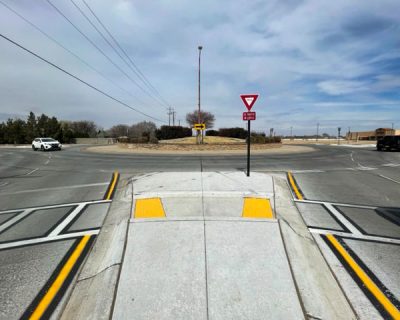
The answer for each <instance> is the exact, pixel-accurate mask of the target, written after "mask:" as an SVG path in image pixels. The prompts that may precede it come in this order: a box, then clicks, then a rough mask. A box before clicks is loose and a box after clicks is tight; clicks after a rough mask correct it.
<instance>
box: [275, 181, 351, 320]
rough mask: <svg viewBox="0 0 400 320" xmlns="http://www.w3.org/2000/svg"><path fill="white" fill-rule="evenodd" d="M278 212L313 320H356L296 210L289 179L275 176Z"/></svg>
mask: <svg viewBox="0 0 400 320" xmlns="http://www.w3.org/2000/svg"><path fill="white" fill-rule="evenodd" d="M274 186H275V212H276V215H277V218H278V220H279V223H280V227H281V232H282V237H283V241H284V244H285V248H286V252H287V256H288V259H289V262H290V266H291V270H292V273H293V277H294V280H295V283H296V286H297V290H298V293H299V296H300V299H301V301H302V303H303V307H304V309H305V312H306V314H307V316H308V317H309V318H311V319H343V320H348V319H357V316H356V315H355V313H354V310H353V308H352V306H351V304H350V303H349V301H348V299H347V297H346V295H345V294H344V292H343V290H342V288H341V287H340V285H339V284H338V282H337V280H336V278H335V277H334V275H333V274H332V271H331V269H330V267H329V266H328V264H327V262H326V261H325V259H324V257H323V255H322V253H321V251H320V249H319V247H318V245H317V244H316V242H315V240H314V238H313V237H312V235H311V233H310V232H309V231H308V228H307V226H306V225H305V223H304V221H303V219H302V217H301V215H300V212H299V211H298V210H297V207H296V205H295V204H294V202H293V198H292V195H291V193H290V189H289V186H288V184H287V181H286V179H284V178H280V177H277V176H274Z"/></svg>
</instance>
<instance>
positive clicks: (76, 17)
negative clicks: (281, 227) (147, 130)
mask: <svg viewBox="0 0 400 320" xmlns="http://www.w3.org/2000/svg"><path fill="white" fill-rule="evenodd" d="M85 1H86V3H87V4H88V5H89V7H90V8H91V9H92V11H93V12H94V13H95V14H96V15H97V17H98V18H99V19H100V21H101V22H102V23H103V25H104V26H105V27H106V28H107V29H108V30H109V31H110V33H111V34H112V35H113V37H114V39H116V40H117V41H118V43H119V44H120V46H121V48H122V49H123V50H124V51H125V53H127V55H128V56H129V59H130V60H131V61H132V62H133V63H134V64H135V66H136V67H137V68H138V69H139V70H140V72H141V74H142V75H144V76H145V79H146V80H147V81H148V82H143V81H142V80H143V77H141V78H139V77H138V76H137V75H136V74H135V73H134V72H133V71H132V69H133V70H137V69H135V68H134V67H133V66H132V64H131V63H130V61H128V60H127V58H126V57H125V56H124V54H123V52H121V51H118V52H119V54H120V56H122V57H124V58H125V62H124V61H123V60H122V59H121V58H120V56H119V55H117V54H116V52H115V51H114V50H113V49H112V47H111V46H110V45H109V44H108V43H107V42H106V41H105V40H104V39H103V38H102V37H101V35H100V34H99V33H98V32H97V31H96V30H95V28H93V26H92V25H91V24H90V23H89V22H88V21H87V20H86V19H85V17H84V16H83V15H82V14H81V12H80V11H79V10H78V9H77V7H78V8H80V10H82V11H83V12H84V13H85V14H86V15H87V17H88V18H89V19H90V20H91V21H92V23H93V24H94V25H95V26H96V27H97V28H98V29H99V30H101V31H102V32H104V29H102V27H101V25H99V23H98V21H97V20H96V19H95V18H94V16H93V15H92V14H91V12H90V11H89V9H88V7H87V6H86V5H85V3H84V2H83V0H35V1H32V0H0V30H1V31H0V33H1V34H2V35H3V36H6V37H8V38H9V39H11V40H13V41H15V42H17V43H18V44H20V45H22V46H24V47H25V48H27V49H29V50H31V51H33V52H34V53H36V54H38V55H40V56H41V57H43V58H45V59H47V60H48V61H50V62H51V63H54V64H56V65H57V66H59V67H61V68H63V69H64V70H66V71H68V72H69V73H71V74H73V75H75V76H77V77H79V78H80V79H82V80H84V81H86V82H87V83H89V84H90V85H92V86H94V87H96V88H97V89H99V90H101V91H103V92H105V93H106V94H108V95H109V96H111V97H113V98H115V99H117V100H119V101H121V102H123V103H124V104H125V105H123V104H120V103H118V102H116V101H114V100H111V99H110V98H109V97H106V96H104V95H102V94H101V93H99V92H98V91H95V90H94V89H93V88H89V87H87V86H86V85H84V84H83V83H81V82H79V81H78V80H76V79H74V78H71V77H70V76H68V75H66V74H65V73H63V72H61V71H59V70H58V69H56V68H54V67H52V66H50V65H49V64H47V63H45V62H43V61H41V60H39V59H38V58H36V57H35V56H33V55H32V54H29V53H27V52H25V51H24V50H22V49H21V48H19V47H17V46H15V45H14V44H12V43H10V42H9V41H7V40H5V39H4V38H0V95H1V99H0V121H4V120H6V119H7V118H10V117H11V118H16V117H20V118H26V116H27V114H28V113H29V111H33V112H34V113H35V114H41V113H45V114H47V115H50V116H56V117H57V118H58V119H60V120H93V121H95V122H96V123H97V124H98V125H99V126H101V127H103V128H109V127H111V126H112V125H115V124H120V123H123V124H133V123H136V122H139V121H143V120H146V121H154V122H155V123H156V124H157V125H158V126H159V125H163V124H168V115H167V107H169V106H170V107H173V108H174V109H175V111H176V124H178V121H179V120H180V123H181V124H185V115H186V114H187V113H188V112H191V111H193V110H195V109H196V108H197V103H198V102H197V101H198V93H197V90H198V87H197V85H198V55H199V51H198V46H199V45H201V46H203V49H202V52H201V108H202V110H206V111H209V112H212V113H213V114H214V115H215V118H216V122H215V128H221V127H235V126H239V127H243V126H244V125H245V122H243V121H242V112H244V111H245V110H246V109H245V107H244V105H243V103H242V101H241V99H240V94H246V93H258V94H259V99H258V100H257V102H256V103H255V105H254V107H253V110H252V111H256V113H257V120H256V121H253V122H252V128H253V129H254V130H256V131H267V132H269V129H270V128H274V130H275V132H276V133H277V134H281V135H288V134H290V130H291V128H292V132H293V134H314V133H316V128H317V123H319V128H320V133H322V132H327V133H331V134H334V133H336V132H337V128H338V127H341V128H342V132H343V131H347V130H348V128H349V127H350V130H352V131H355V130H372V129H375V128H378V127H391V126H392V124H393V125H394V127H397V128H400V14H399V12H400V1H398V0H368V1H362V0H360V1H358V0H335V1H321V0H306V1H300V0H277V1H270V0H262V1H257V0H247V1H227V0H219V1H215V0H202V1H183V0H163V1H147V0H135V1H130V0H112V1H111V0H85ZM49 2H51V3H52V4H53V5H54V6H56V8H58V10H59V11H60V12H61V13H62V14H64V15H65V16H66V17H67V18H68V19H70V21H71V22H72V23H73V24H74V25H75V26H76V27H77V28H78V29H79V30H80V31H81V32H82V33H83V35H82V33H80V32H79V31H77V30H76V29H75V28H74V27H73V26H72V25H71V24H70V23H69V22H68V21H67V20H66V19H65V18H64V17H63V16H62V15H60V13H59V12H57V11H56V9H55V8H54V7H53V6H51V4H50V3H49ZM7 7H8V8H7ZM10 8H11V9H12V10H14V12H13V11H11V10H10ZM15 12H16V13H18V14H19V15H20V16H22V17H24V18H25V19H26V20H28V21H30V22H31V23H32V24H34V26H36V27H37V28H40V30H42V31H44V32H45V33H46V34H47V35H48V36H49V37H51V38H52V39H54V40H56V41H57V43H58V44H57V43H56V42H53V41H52V40H50V39H49V38H48V37H46V36H45V35H43V34H42V33H41V32H39V31H38V30H37V29H35V28H34V27H33V26H32V25H31V24H29V23H27V22H26V21H24V20H23V19H22V18H21V17H20V16H18V15H17V14H16V13H15ZM104 34H105V36H106V37H107V39H108V41H109V42H110V43H112V44H114V47H115V43H114V42H113V40H112V39H110V38H108V35H107V34H106V33H105V32H104ZM85 36H86V37H87V38H86V37H85ZM88 39H89V40H90V41H89V40H88ZM60 45H61V46H60ZM66 49H68V50H69V51H70V52H68V51H67V50H66ZM98 49H100V51H99V50H98ZM117 50H119V49H118V48H117ZM71 52H72V53H73V54H71ZM101 52H103V53H104V55H103V54H102V53H101ZM107 57H108V58H107ZM141 79H142V80H141ZM149 83H150V84H151V87H150V84H149ZM126 105H128V106H130V107H132V108H134V109H136V110H138V111H140V112H141V113H139V112H136V111H134V110H132V109H130V108H128V107H127V106H126ZM143 113H144V114H146V115H149V116H150V117H152V118H149V117H147V116H145V115H143ZM154 118H155V119H156V120H154Z"/></svg>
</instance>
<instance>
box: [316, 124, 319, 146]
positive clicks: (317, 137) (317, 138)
mask: <svg viewBox="0 0 400 320" xmlns="http://www.w3.org/2000/svg"><path fill="white" fill-rule="evenodd" d="M318 136H319V122H317V138H316V139H315V141H317V142H318Z"/></svg>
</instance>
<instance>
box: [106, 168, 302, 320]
mask: <svg viewBox="0 0 400 320" xmlns="http://www.w3.org/2000/svg"><path fill="white" fill-rule="evenodd" d="M133 190H134V200H135V202H134V203H135V205H134V215H133V217H132V220H131V222H130V225H129V231H128V239H127V247H126V251H125V258H124V262H123V266H122V271H121V276H120V280H119V286H118V291H117V296H116V302H115V306H114V313H113V319H132V318H135V319H266V318H269V319H304V314H303V311H302V308H301V304H300V301H299V297H298V296H297V293H296V288H295V284H294V281H293V277H292V274H291V271H290V268H289V263H288V260H287V257H286V253H285V249H284V245H283V241H282V236H281V232H280V228H279V224H278V221H277V220H276V219H274V217H273V213H272V210H271V209H272V208H273V206H274V205H273V203H274V201H273V200H274V192H273V180H272V177H271V176H267V175H264V174H256V173H253V174H252V177H250V178H248V177H246V176H245V175H244V174H243V173H241V172H235V173H233V172H231V173H212V172H208V173H201V172H194V173H179V174H177V173H159V174H155V175H151V176H147V177H143V178H141V179H138V180H136V181H135V182H134V188H133ZM243 216H245V217H243Z"/></svg>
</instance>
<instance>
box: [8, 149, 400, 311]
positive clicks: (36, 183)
mask: <svg viewBox="0 0 400 320" xmlns="http://www.w3.org/2000/svg"><path fill="white" fill-rule="evenodd" d="M314 148H315V152H310V153H297V154H273V155H253V156H252V161H251V167H252V170H255V171H263V172H275V173H284V172H287V171H292V172H293V174H294V177H295V178H296V181H297V184H298V186H299V188H300V189H301V191H302V192H303V194H304V196H305V198H306V199H307V200H311V201H312V200H315V201H316V203H300V202H299V203H298V206H299V210H300V211H301V212H302V215H303V218H304V220H305V222H306V223H307V225H308V226H309V227H310V228H311V229H313V230H314V231H315V230H316V231H318V232H320V233H321V234H325V233H326V232H328V231H329V230H331V231H332V230H333V231H335V230H336V232H344V233H346V232H347V234H348V235H349V237H348V238H346V237H345V236H343V235H341V238H340V241H342V244H343V245H346V246H348V247H349V248H350V250H352V253H353V254H355V255H356V256H357V257H358V258H360V260H362V262H363V263H364V264H365V266H367V267H368V270H369V272H370V273H371V274H373V276H375V277H376V278H378V279H380V284H381V285H382V290H384V289H386V290H387V291H388V292H390V293H391V294H392V296H393V299H392V300H391V301H392V302H393V304H397V303H398V300H399V299H400V279H399V274H400V272H399V269H398V260H399V258H400V252H399V248H400V246H399V244H397V243H388V241H389V242H390V241H391V239H398V238H400V227H399V225H400V221H399V219H400V218H399V217H400V212H399V209H398V208H400V153H399V152H377V151H375V149H374V148H371V147H362V148H360V147H357V148H356V147H344V146H322V145H321V146H318V145H317V146H314ZM81 149H82V146H74V147H70V148H67V149H65V150H63V151H61V152H33V151H32V150H31V149H27V148H1V149H0V211H1V212H0V261H1V263H0V282H1V283H2V286H1V288H0V305H1V308H0V319H14V318H15V319H17V318H19V317H20V316H21V315H23V314H24V312H28V311H29V310H30V309H29V308H32V306H33V304H32V301H33V300H34V299H35V297H37V294H38V292H39V291H41V290H42V291H43V288H46V286H48V285H49V283H50V280H49V279H50V278H51V277H52V275H54V273H55V270H59V268H60V266H62V265H63V263H64V262H65V261H64V260H65V259H66V257H68V256H69V255H70V253H71V252H72V251H73V250H76V249H77V247H78V246H79V241H81V240H82V234H83V233H82V232H86V233H85V234H87V233H88V232H89V233H90V232H91V238H90V239H89V242H90V241H92V240H93V238H94V237H95V235H96V232H98V229H99V227H100V226H101V224H102V221H103V219H104V216H105V213H106V211H107V206H108V205H109V202H107V201H104V200H103V199H104V195H105V193H106V190H107V187H108V185H109V183H110V179H111V178H112V173H113V172H114V171H115V170H118V171H119V172H120V173H121V174H128V175H131V176H133V175H136V174H139V173H147V172H160V171H178V172H179V171H200V170H202V171H232V170H240V171H244V170H245V167H246V157H245V155H243V156H238V155H220V156H207V155H199V156H197V155H196V156H194V155H192V156H184V155H120V154H113V155H108V154H97V153H90V152H86V151H83V150H81ZM92 201H97V203H93V202H92ZM352 205H354V206H352ZM360 206H367V207H364V208H360ZM332 207H333V209H332ZM329 208H330V209H331V211H330V210H329ZM388 208H389V211H388ZM334 209H336V210H334ZM385 210H386V211H385ZM332 211H333V213H332ZM337 212H339V215H341V217H342V218H343V219H345V220H344V223H343V221H342V220H340V219H339V221H338V218H337V217H335V216H334V214H337ZM382 212H383V213H382ZM348 224H349V225H348ZM79 232H81V233H79ZM360 234H361V236H359V237H358V238H357V237H356V236H357V235H360ZM354 235H356V236H354ZM363 236H374V237H377V238H376V239H375V238H374V239H372V240H374V241H372V240H371V239H370V238H368V239H366V238H365V237H364V238H362V237H363ZM315 237H316V240H317V241H318V244H319V245H320V247H321V249H322V251H323V252H324V255H325V256H326V259H327V261H328V262H329V263H330V264H331V267H332V269H333V270H334V272H335V273H336V276H337V277H338V279H339V281H340V282H341V284H342V286H343V288H344V290H345V292H346V294H347V295H348V297H349V299H350V301H351V302H352V303H353V305H354V304H356V305H357V307H356V308H355V309H356V311H357V312H358V313H359V314H361V315H362V317H364V318H368V316H371V315H374V316H377V317H379V316H383V317H385V313H384V312H382V311H381V310H379V308H378V307H374V305H375V304H376V301H374V300H373V299H372V300H371V299H369V298H368V297H367V296H368V295H367V294H366V293H365V292H362V290H361V289H360V288H359V287H358V286H357V285H356V284H355V280H354V278H352V277H351V276H349V274H350V273H349V272H344V271H343V268H340V263H338V260H335V259H336V258H335V252H334V250H332V249H331V248H330V247H329V246H328V245H327V243H326V241H325V242H324V241H323V240H324V238H323V236H322V237H320V236H319V233H315ZM338 237H339V235H338ZM38 239H39V240H38ZM55 240H56V241H55ZM85 248H86V247H85ZM338 266H339V267H338ZM69 280H70V281H71V280H72V279H69ZM61 298H62V297H58V299H61ZM365 310H366V311H365ZM29 312H31V311H29Z"/></svg>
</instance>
